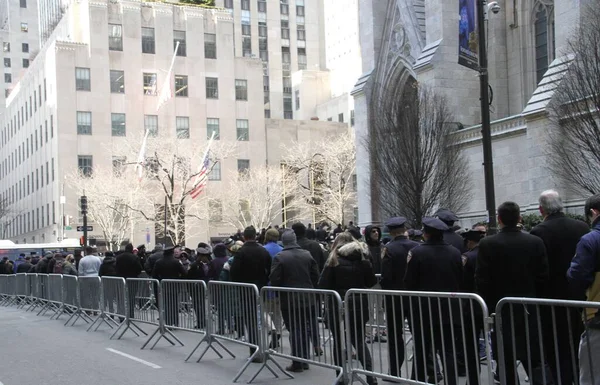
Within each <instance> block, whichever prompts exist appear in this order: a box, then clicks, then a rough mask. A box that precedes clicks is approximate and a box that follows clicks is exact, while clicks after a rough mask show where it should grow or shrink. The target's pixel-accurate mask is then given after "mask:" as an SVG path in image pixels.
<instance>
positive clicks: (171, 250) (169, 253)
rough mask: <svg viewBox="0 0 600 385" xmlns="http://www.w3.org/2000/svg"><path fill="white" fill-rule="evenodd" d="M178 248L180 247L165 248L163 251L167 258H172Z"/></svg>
mask: <svg viewBox="0 0 600 385" xmlns="http://www.w3.org/2000/svg"><path fill="white" fill-rule="evenodd" d="M176 247H178V246H171V247H165V248H164V249H163V256H165V257H170V256H172V255H173V254H175V248H176Z"/></svg>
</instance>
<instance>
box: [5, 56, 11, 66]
mask: <svg viewBox="0 0 600 385" xmlns="http://www.w3.org/2000/svg"><path fill="white" fill-rule="evenodd" d="M4 68H10V58H9V57H5V58H4Z"/></svg>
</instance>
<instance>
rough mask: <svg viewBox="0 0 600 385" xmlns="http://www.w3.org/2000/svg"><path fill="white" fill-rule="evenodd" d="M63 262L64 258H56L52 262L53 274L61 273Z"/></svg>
mask: <svg viewBox="0 0 600 385" xmlns="http://www.w3.org/2000/svg"><path fill="white" fill-rule="evenodd" d="M64 264H65V260H64V259H57V260H56V262H54V271H53V273H54V274H62V273H63V266H64Z"/></svg>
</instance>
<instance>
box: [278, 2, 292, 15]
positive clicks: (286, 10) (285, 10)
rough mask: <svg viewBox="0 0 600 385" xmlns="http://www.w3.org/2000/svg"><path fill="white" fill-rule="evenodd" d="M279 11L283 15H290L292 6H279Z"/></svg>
mask: <svg viewBox="0 0 600 385" xmlns="http://www.w3.org/2000/svg"><path fill="white" fill-rule="evenodd" d="M279 10H280V12H281V14H282V15H289V14H290V6H289V5H288V4H283V2H282V4H281V5H280V6H279Z"/></svg>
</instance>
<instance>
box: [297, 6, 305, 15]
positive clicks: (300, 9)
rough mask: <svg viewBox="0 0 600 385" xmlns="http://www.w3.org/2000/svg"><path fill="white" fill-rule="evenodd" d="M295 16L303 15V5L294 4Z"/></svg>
mask: <svg viewBox="0 0 600 385" xmlns="http://www.w3.org/2000/svg"><path fill="white" fill-rule="evenodd" d="M296 16H304V5H296Z"/></svg>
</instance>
